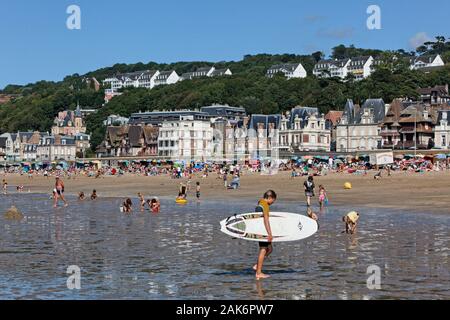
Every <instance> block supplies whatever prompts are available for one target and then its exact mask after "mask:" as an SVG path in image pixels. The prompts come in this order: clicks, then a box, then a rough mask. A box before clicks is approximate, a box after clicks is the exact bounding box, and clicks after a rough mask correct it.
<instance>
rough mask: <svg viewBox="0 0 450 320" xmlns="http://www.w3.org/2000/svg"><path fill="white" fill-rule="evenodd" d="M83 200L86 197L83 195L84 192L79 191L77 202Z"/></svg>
mask: <svg viewBox="0 0 450 320" xmlns="http://www.w3.org/2000/svg"><path fill="white" fill-rule="evenodd" d="M84 199H86V196H85V195H84V192H83V191H81V192H80V193H79V194H78V200H80V201H84Z"/></svg>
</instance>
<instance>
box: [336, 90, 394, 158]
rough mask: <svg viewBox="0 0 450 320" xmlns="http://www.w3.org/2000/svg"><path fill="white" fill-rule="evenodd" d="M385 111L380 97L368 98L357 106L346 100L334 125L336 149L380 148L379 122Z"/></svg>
mask: <svg viewBox="0 0 450 320" xmlns="http://www.w3.org/2000/svg"><path fill="white" fill-rule="evenodd" d="M385 113H386V105H385V103H384V101H383V100H382V99H368V100H366V102H365V103H364V105H363V106H362V107H361V108H359V107H358V106H355V105H354V104H353V101H351V100H348V101H347V104H346V105H345V110H344V114H343V116H342V118H341V122H340V123H339V124H338V125H337V127H336V151H337V152H357V151H370V150H378V149H381V143H382V137H381V135H380V131H381V124H382V122H383V120H384V117H385Z"/></svg>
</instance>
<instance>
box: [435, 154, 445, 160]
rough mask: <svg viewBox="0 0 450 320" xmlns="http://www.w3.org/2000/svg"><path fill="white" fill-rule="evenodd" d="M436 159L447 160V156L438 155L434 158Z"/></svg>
mask: <svg viewBox="0 0 450 320" xmlns="http://www.w3.org/2000/svg"><path fill="white" fill-rule="evenodd" d="M434 157H435V158H436V159H447V156H446V155H445V154H442V153H441V154H437V155H435V156H434Z"/></svg>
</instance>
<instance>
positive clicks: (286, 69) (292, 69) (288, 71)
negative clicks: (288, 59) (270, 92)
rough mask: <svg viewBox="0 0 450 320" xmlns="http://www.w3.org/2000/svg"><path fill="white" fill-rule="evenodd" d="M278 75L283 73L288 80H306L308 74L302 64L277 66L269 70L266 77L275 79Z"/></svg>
mask: <svg viewBox="0 0 450 320" xmlns="http://www.w3.org/2000/svg"><path fill="white" fill-rule="evenodd" d="M277 73H282V74H283V75H284V76H285V77H286V78H288V79H292V78H306V76H307V72H306V70H305V68H304V67H303V65H302V64H301V63H285V64H277V65H274V66H272V67H271V68H270V69H269V70H267V73H266V76H267V77H268V78H273V76H275V75H276V74H277Z"/></svg>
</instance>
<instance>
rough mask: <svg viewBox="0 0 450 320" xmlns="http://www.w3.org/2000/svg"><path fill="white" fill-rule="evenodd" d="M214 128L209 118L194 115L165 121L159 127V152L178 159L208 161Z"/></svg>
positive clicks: (210, 155)
mask: <svg viewBox="0 0 450 320" xmlns="http://www.w3.org/2000/svg"><path fill="white" fill-rule="evenodd" d="M212 149H213V128H212V126H211V122H210V121H209V119H204V118H201V117H200V118H197V117H195V116H193V115H186V116H180V117H179V119H178V120H171V121H165V122H163V123H162V125H161V127H160V128H159V136H158V153H159V155H160V156H163V157H171V158H173V159H177V160H186V161H191V160H199V161H206V160H208V159H210V158H211V157H212V151H213V150H212Z"/></svg>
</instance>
